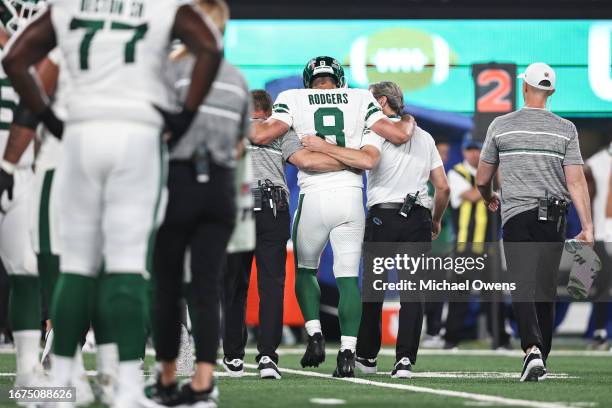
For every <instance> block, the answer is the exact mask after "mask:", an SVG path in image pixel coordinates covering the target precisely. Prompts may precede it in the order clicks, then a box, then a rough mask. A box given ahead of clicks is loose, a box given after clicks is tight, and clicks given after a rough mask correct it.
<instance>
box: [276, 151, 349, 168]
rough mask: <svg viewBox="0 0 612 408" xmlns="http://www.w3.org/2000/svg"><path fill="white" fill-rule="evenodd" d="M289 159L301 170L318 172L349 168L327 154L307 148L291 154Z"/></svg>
mask: <svg viewBox="0 0 612 408" xmlns="http://www.w3.org/2000/svg"><path fill="white" fill-rule="evenodd" d="M288 161H289V163H291V164H293V165H294V166H295V167H297V168H298V169H300V170H304V171H311V172H318V173H325V172H331V171H340V170H346V169H347V167H346V166H345V165H344V164H343V163H341V162H340V161H338V160H336V159H334V158H332V157H330V156H328V155H326V154H323V153H317V152H310V151H308V150H306V149H302V150H298V151H296V152H295V153H293V154H292V155H291V156H289V159H288Z"/></svg>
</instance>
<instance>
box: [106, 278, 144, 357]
mask: <svg viewBox="0 0 612 408" xmlns="http://www.w3.org/2000/svg"><path fill="white" fill-rule="evenodd" d="M101 282H102V283H101V291H100V296H101V299H100V302H99V303H98V304H99V305H102V306H101V308H100V315H101V318H102V320H103V322H104V324H105V325H108V327H109V328H110V330H111V332H112V336H111V337H112V338H113V339H115V341H116V343H117V347H118V349H119V361H120V362H123V361H134V360H136V361H137V360H138V359H139V358H140V355H141V354H142V344H143V343H144V341H145V316H146V312H145V310H144V309H145V307H146V300H145V296H146V293H145V292H146V281H145V279H144V278H143V277H142V274H139V273H112V272H109V273H107V274H105V275H104V276H103V277H102V281H101Z"/></svg>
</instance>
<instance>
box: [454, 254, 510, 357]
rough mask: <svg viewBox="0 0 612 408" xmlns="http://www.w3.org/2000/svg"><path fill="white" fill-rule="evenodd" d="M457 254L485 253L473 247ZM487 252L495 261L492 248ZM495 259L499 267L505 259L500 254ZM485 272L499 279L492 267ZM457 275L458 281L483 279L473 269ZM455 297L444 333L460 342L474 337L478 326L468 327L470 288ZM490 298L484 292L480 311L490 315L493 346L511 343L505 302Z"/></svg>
mask: <svg viewBox="0 0 612 408" xmlns="http://www.w3.org/2000/svg"><path fill="white" fill-rule="evenodd" d="M457 255H461V256H469V257H472V258H476V257H479V256H482V254H478V253H474V252H471V251H470V252H464V253H459V254H457ZM486 255H487V256H488V257H489V260H491V261H492V260H493V258H492V257H495V256H494V255H493V254H492V253H490V252H489V253H487V254H486ZM494 262H497V263H498V266H499V268H500V269H501V259H499V257H495V261H494ZM483 272H484V273H485V274H487V275H485V280H487V281H491V282H494V281H496V280H497V279H495V278H494V277H493V274H492V271H491V270H489V268H487V269H485V270H484V271H483ZM479 273H481V272H479ZM453 275H454V276H453V278H454V279H455V280H456V281H458V282H463V281H465V280H473V279H479V278H480V279H482V277H481V276H479V275H478V274H475V273H473V272H466V273H464V274H463V275H456V274H453ZM453 298H454V300H455V301H453V302H448V313H447V315H446V323H445V329H446V333H445V334H444V340H445V341H446V342H447V343H449V344H451V345H457V344H458V343H460V342H461V341H464V340H469V339H472V338H474V337H475V336H476V330H472V329H471V328H469V327H466V324H465V322H466V318H467V316H468V314H469V313H470V300H471V294H470V291H469V290H467V291H464V292H457V293H456V294H455V295H454V296H453ZM486 298H487V296H486V295H484V294H482V293H481V300H480V311H481V313H484V315H485V317H486V325H487V331H488V332H489V334H490V335H491V337H492V338H493V344H492V348H494V349H495V348H497V347H499V346H505V345H508V344H509V342H510V335H509V334H508V333H507V332H506V325H505V323H506V308H505V305H504V303H503V302H491V301H487V299H486Z"/></svg>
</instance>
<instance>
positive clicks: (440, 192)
mask: <svg viewBox="0 0 612 408" xmlns="http://www.w3.org/2000/svg"><path fill="white" fill-rule="evenodd" d="M429 180H430V181H431V184H433V186H434V189H435V193H434V206H433V213H432V216H431V218H432V220H433V222H440V220H442V216H443V215H444V210H446V207H447V206H448V199H449V197H450V188H449V187H448V179H447V178H446V172H445V171H444V166H440V167H436V168H435V169H433V170H432V171H431V172H430V173H429Z"/></svg>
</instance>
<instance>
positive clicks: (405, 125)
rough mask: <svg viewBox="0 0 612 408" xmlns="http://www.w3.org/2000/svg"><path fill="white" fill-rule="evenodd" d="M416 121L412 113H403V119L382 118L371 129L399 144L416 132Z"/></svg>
mask: <svg viewBox="0 0 612 408" xmlns="http://www.w3.org/2000/svg"><path fill="white" fill-rule="evenodd" d="M415 128H416V122H415V120H414V117H412V115H403V116H402V120H400V121H398V122H393V121H392V120H391V119H389V118H382V119H380V120H378V121H377V122H376V123H374V124H373V125H372V127H371V128H370V129H372V131H373V132H374V133H376V134H378V135H379V136H381V137H383V138H385V139H387V140H388V141H389V142H391V143H393V144H396V145H399V144H402V143H406V142H407V141H409V140H410V138H411V137H412V135H413V134H414V129H415Z"/></svg>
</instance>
